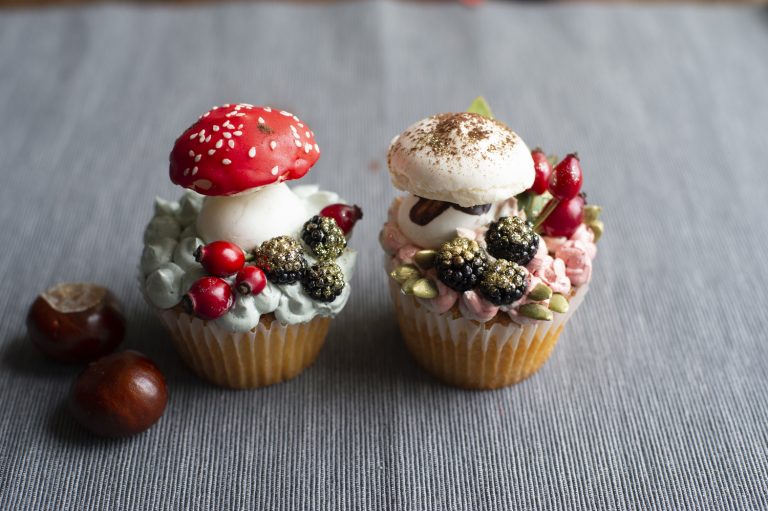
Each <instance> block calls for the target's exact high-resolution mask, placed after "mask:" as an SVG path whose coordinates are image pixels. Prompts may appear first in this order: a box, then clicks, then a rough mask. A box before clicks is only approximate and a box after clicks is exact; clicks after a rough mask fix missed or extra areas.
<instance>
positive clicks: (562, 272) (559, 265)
mask: <svg viewBox="0 0 768 511" xmlns="http://www.w3.org/2000/svg"><path fill="white" fill-rule="evenodd" d="M527 268H528V271H529V272H530V273H531V275H533V276H534V277H537V278H539V279H541V282H544V283H545V284H546V285H548V286H549V287H550V288H552V292H554V293H563V294H565V293H567V292H568V291H570V290H571V280H570V279H569V278H568V275H567V272H566V265H565V263H564V262H563V261H561V260H560V259H557V258H554V257H552V256H550V255H549V252H548V251H547V245H545V244H544V242H543V240H542V241H540V242H539V250H538V251H537V252H536V255H535V256H533V259H531V262H529V263H528V265H527ZM534 287H535V285H533V283H531V286H530V287H529V288H528V289H529V290H532V289H533V288H534Z"/></svg>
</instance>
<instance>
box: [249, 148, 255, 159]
mask: <svg viewBox="0 0 768 511" xmlns="http://www.w3.org/2000/svg"><path fill="white" fill-rule="evenodd" d="M248 156H250V157H251V158H253V157H254V156H256V148H255V147H251V148H250V149H249V150H248Z"/></svg>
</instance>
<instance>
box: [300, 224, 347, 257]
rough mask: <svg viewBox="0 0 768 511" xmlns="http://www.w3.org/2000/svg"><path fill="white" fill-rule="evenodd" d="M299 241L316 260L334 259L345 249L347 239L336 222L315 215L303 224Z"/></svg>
mask: <svg viewBox="0 0 768 511" xmlns="http://www.w3.org/2000/svg"><path fill="white" fill-rule="evenodd" d="M301 239H302V240H304V243H306V244H307V246H308V247H309V248H310V249H311V250H312V253H313V254H315V256H317V258H318V259H323V260H325V259H335V258H337V257H339V256H340V255H341V253H342V252H343V251H344V249H345V248H346V247H347V239H346V238H345V237H344V231H342V230H341V228H340V227H339V225H338V224H337V223H336V220H334V219H333V218H330V217H325V216H320V215H315V216H313V217H312V218H310V219H309V220H308V221H307V223H305V224H304V228H303V229H302V230H301Z"/></svg>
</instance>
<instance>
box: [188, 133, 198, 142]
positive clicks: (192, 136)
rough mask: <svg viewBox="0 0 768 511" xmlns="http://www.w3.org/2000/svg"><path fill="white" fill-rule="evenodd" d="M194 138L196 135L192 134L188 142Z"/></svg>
mask: <svg viewBox="0 0 768 511" xmlns="http://www.w3.org/2000/svg"><path fill="white" fill-rule="evenodd" d="M196 136H197V133H192V134H191V135H190V136H189V139H190V140H192V139H193V138H195V137H196Z"/></svg>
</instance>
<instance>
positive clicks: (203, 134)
mask: <svg viewBox="0 0 768 511" xmlns="http://www.w3.org/2000/svg"><path fill="white" fill-rule="evenodd" d="M200 136H201V137H202V136H205V129H201V130H200Z"/></svg>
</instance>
